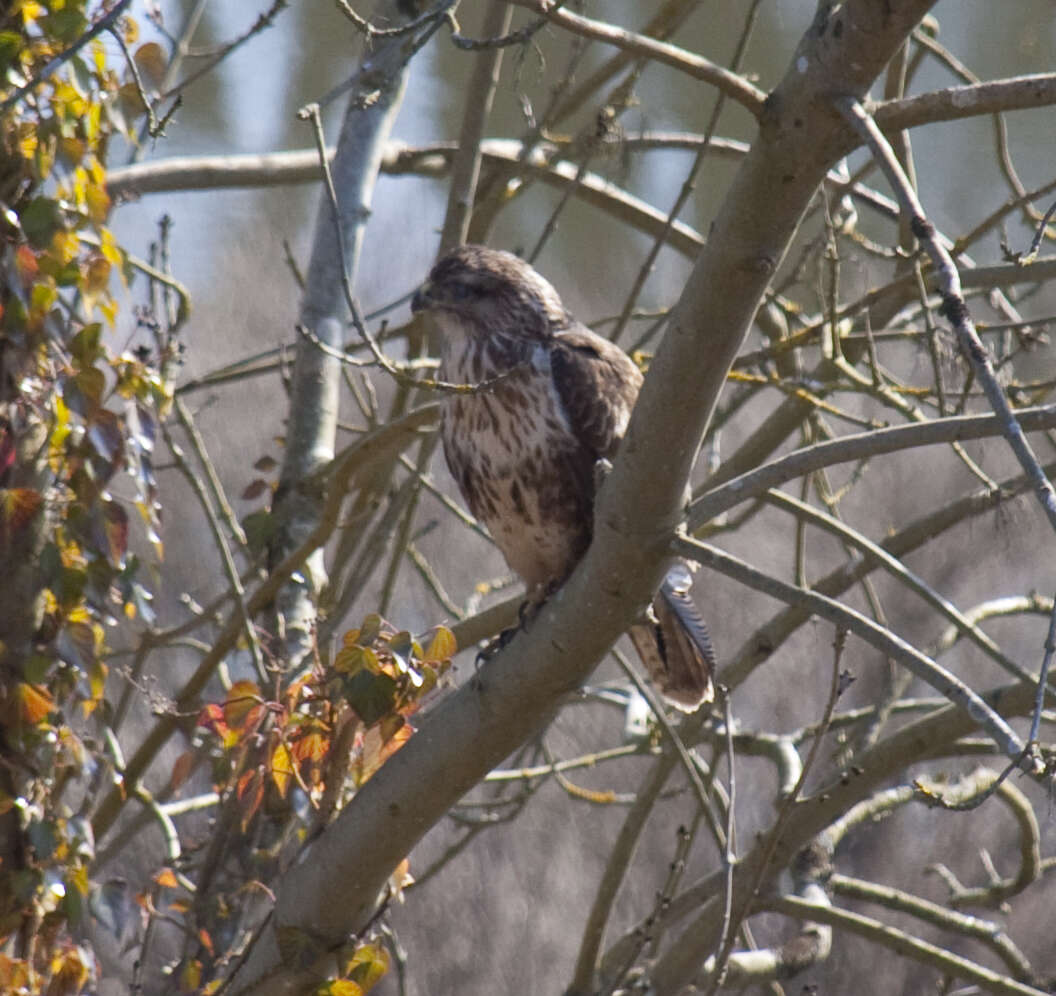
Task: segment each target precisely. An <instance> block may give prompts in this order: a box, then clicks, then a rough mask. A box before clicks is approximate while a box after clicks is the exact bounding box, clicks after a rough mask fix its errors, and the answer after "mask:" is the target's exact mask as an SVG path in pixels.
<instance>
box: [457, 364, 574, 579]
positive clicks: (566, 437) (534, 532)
mask: <svg viewBox="0 0 1056 996" xmlns="http://www.w3.org/2000/svg"><path fill="white" fill-rule="evenodd" d="M485 376H486V374H485ZM481 379H482V378H481ZM478 382H479V381H478ZM441 431H442V436H443V443H444V453H445V455H446V457H447V463H448V467H449V468H450V469H451V473H452V475H453V476H454V478H455V480H456V481H457V483H458V486H459V488H460V490H461V491H462V495H463V497H464V498H465V499H466V502H467V504H468V505H469V507H470V509H471V510H472V512H473V514H474V515H475V516H477V518H478V519H480V520H482V521H483V523H484V524H485V525H486V526H487V528H488V531H489V532H490V533H491V535H492V538H493V539H494V540H495V543H496V544H497V545H498V547H499V549H500V550H501V551H502V553H503V555H504V556H505V558H506V560H507V562H508V563H509V565H510V567H511V568H512V569H513V570H514V571H516V572H517V574H519V575H520V576H521V577H522V578H523V579H524V580H525V581H526V582H527V583H528V584H529V586H533V587H541V586H544V585H546V584H548V583H549V582H551V581H559V580H562V579H563V578H564V577H565V575H567V574H568V573H569V572H570V571H571V569H572V567H573V566H574V565H575V563H576V561H577V560H578V559H579V557H580V556H582V554H583V552H584V550H585V549H586V547H587V545H588V544H589V542H590V524H591V515H592V509H591V504H592V495H591V494H590V493H589V492H585V490H584V487H583V475H582V474H581V473H577V461H582V459H583V456H582V454H581V453H580V447H579V445H578V443H577V441H576V438H575V436H574V435H573V433H572V432H571V429H570V427H569V424H568V420H567V418H566V416H565V413H564V411H563V409H562V407H561V404H560V401H559V399H558V397H557V394H556V391H555V390H554V386H553V383H552V380H551V378H550V377H549V375H548V371H547V370H545V369H543V370H541V369H539V366H538V365H537V364H536V363H532V362H529V363H527V364H525V365H524V366H523V367H522V369H519V370H518V371H517V373H515V374H513V375H511V376H509V377H508V378H506V379H505V380H504V381H502V382H501V383H499V384H496V385H495V386H494V387H493V388H492V389H490V390H486V391H482V392H480V393H478V394H472V395H458V396H455V397H453V398H450V399H449V400H448V402H447V404H446V406H445V412H444V418H443V423H442V429H441Z"/></svg>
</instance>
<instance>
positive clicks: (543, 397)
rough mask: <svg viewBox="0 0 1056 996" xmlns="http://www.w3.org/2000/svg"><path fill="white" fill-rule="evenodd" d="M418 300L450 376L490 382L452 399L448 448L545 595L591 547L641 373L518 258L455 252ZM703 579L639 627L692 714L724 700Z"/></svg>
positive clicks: (660, 597) (672, 594) (483, 510)
mask: <svg viewBox="0 0 1056 996" xmlns="http://www.w3.org/2000/svg"><path fill="white" fill-rule="evenodd" d="M411 308H412V310H413V311H415V312H419V311H428V312H429V313H430V314H431V315H432V316H433V319H434V321H435V323H436V327H437V329H438V331H439V334H440V350H441V365H440V375H441V377H443V378H444V379H445V380H448V381H455V382H458V383H468V384H484V385H485V386H484V388H483V389H482V390H479V391H477V392H475V393H472V394H453V395H449V396H448V398H447V400H446V402H445V406H444V413H443V417H442V422H441V435H442V438H443V444H444V454H445V456H446V457H447V464H448V467H449V468H450V469H451V474H452V476H453V477H454V479H455V481H456V482H457V483H458V486H459V488H460V489H461V491H462V495H463V497H464V498H465V500H466V502H467V504H468V505H469V507H470V509H471V510H472V512H473V514H474V515H475V516H477V518H478V519H480V520H482V521H483V522H484V524H485V525H486V526H487V527H488V530H489V531H490V533H491V535H492V537H493V538H494V540H495V543H496V544H497V545H498V547H499V549H500V550H501V551H502V553H503V555H504V556H505V558H506V561H507V563H508V564H509V565H510V567H511V568H512V569H513V570H514V571H515V572H516V573H517V574H519V575H520V576H521V578H522V579H523V580H524V581H525V583H526V584H527V586H528V593H529V598H530V599H535V600H537V601H538V600H540V599H542V598H545V597H546V594H547V593H548V592H550V591H552V590H553V589H554V588H555V587H557V586H558V585H560V584H561V583H562V582H563V581H564V580H565V579H566V578H567V577H568V576H569V575H570V574H571V573H572V570H573V568H574V567H575V566H576V564H577V563H578V561H579V559H580V558H581V557H582V556H583V554H584V553H585V552H586V549H587V547H588V546H589V545H590V540H591V532H592V529H593V520H594V492H595V487H596V483H595V482H596V479H597V473H596V470H597V467H598V465H599V462H600V461H605V460H611V459H612V457H613V456H614V454H615V452H616V449H617V447H618V445H619V443H620V440H621V439H622V438H623V433H624V431H625V430H626V428H627V422H628V420H629V418H630V415H631V409H632V408H633V407H634V403H635V399H636V398H637V396H638V389H639V387H640V386H641V383H642V375H641V372H640V371H639V370H638V368H637V367H636V366H635V364H634V363H633V362H632V361H631V360H630V359H629V358H628V356H627V355H626V353H624V352H623V350H622V349H620V348H619V347H618V346H616V345H614V344H613V343H611V342H609V341H608V340H607V339H603V338H602V337H601V336H598V335H595V334H594V333H593V332H591V331H590V329H588V328H587V327H586V326H584V325H583V324H582V323H580V322H578V321H576V320H575V319H574V318H573V317H572V316H571V315H570V314H569V313H568V311H567V310H566V309H565V307H564V305H562V303H561V298H560V297H559V296H558V293H557V291H556V290H555V289H554V288H553V286H552V285H551V284H550V283H549V282H548V281H547V280H546V279H545V278H543V277H542V276H541V275H540V274H539V273H538V272H536V270H534V269H533V268H532V267H531V266H530V265H529V264H528V263H526V262H524V261H523V260H521V259H519V258H518V257H516V256H514V255H513V254H512V253H508V252H502V251H500V250H496V249H488V248H486V247H484V246H475V245H466V246H461V247H459V248H457V249H455V250H454V251H452V252H451V253H449V254H448V255H446V256H444V257H443V258H442V259H441V260H439V262H437V264H436V265H435V266H434V267H433V270H432V272H431V273H430V274H429V278H428V280H427V281H426V283H425V284H424V285H423V286H422V287H421V288H420V289H419V290H418V292H417V293H416V294H415V296H414V300H413V302H412V304H411ZM490 381H493V383H488V382H490ZM689 583H690V574H689V571H688V570H687V569H686V567H685V566H684V565H682V564H676V565H674V566H673V568H672V569H671V570H670V571H669V573H668V576H667V578H666V580H665V581H664V583H663V586H662V587H661V589H660V591H659V592H658V593H657V596H656V598H655V599H654V601H653V604H652V607H651V609H650V610H649V611H648V613H647V615H646V616H645V617H643V618H642V619H641V620H639V621H638V622H636V623H635V624H634V625H632V627H631V629H630V631H629V633H630V636H631V639H632V642H633V643H634V645H635V647H636V648H637V650H638V653H639V656H640V657H641V658H642V662H643V664H644V665H645V667H646V669H647V671H648V672H649V675H650V677H651V678H652V680H653V682H654V683H655V684H656V685H657V687H658V688H659V689H660V691H661V692H662V693H663V695H664V697H665V698H666V699H667V700H668V701H669V702H671V703H672V704H673V705H675V706H677V707H679V708H681V709H684V710H691V709H695V708H696V707H697V706H698V705H700V704H701V703H702V702H706V701H709V700H710V699H711V698H712V696H713V690H712V683H711V673H712V670H713V668H714V663H715V659H714V653H713V651H712V648H711V642H710V640H709V638H708V633H707V630H706V628H705V626H704V623H703V620H702V619H701V618H700V615H699V613H698V612H697V609H696V607H695V605H694V604H693V602H692V600H691V599H690V597H689V594H688V589H689Z"/></svg>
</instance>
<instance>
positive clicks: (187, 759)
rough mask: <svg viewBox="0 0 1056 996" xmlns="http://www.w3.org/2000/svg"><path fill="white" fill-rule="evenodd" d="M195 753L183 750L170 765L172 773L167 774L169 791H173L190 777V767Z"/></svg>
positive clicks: (192, 765)
mask: <svg viewBox="0 0 1056 996" xmlns="http://www.w3.org/2000/svg"><path fill="white" fill-rule="evenodd" d="M195 757H196V755H195V753H194V751H193V750H188V751H184V753H182V754H181V755H180V756H179V757H178V758H176V761H175V763H174V764H173V766H172V774H171V775H170V776H169V791H170V792H175V791H176V790H177V789H178V788H179V787H180V786H181V785H182V784H183V783H184V782H185V781H187V779H188V778H189V777H190V774H191V769H192V768H193V767H194V761H195Z"/></svg>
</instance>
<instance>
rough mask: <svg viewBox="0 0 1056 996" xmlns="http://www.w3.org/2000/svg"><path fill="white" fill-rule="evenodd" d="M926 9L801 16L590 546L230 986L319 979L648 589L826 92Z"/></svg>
mask: <svg viewBox="0 0 1056 996" xmlns="http://www.w3.org/2000/svg"><path fill="white" fill-rule="evenodd" d="M929 6H930V2H928V0H901V2H899V0H892V2H889V3H887V4H885V5H884V6H883V8H879V7H877V5H876V4H875V3H873V2H872V0H849V2H848V3H847V4H845V5H843V6H841V7H840V8H838V13H835V14H834V15H833V18H832V23H830V22H829V21H828V20H825V19H822V18H819V19H816V21H815V23H814V24H813V25H812V26H811V28H810V29H809V31H808V33H807V35H806V36H805V38H804V39H803V41H802V42H801V44H800V46H799V49H798V51H797V52H796V55H795V58H794V60H793V64H792V68H791V69H790V70H789V72H788V74H787V75H786V77H785V80H784V81H783V82H782V83H781V84H780V86H779V87H778V88H777V90H776V91H775V93H774V94H773V95H771V98H770V100H769V101H768V103H767V108H768V113H765V114H764V115H763V119H762V121H761V128H760V135H759V139H758V141H757V142H756V144H755V145H754V146H753V148H752V150H751V152H750V153H749V154H748V156H747V157H746V159H745V161H744V163H743V164H742V166H741V169H740V171H739V173H738V175H737V177H736V179H735V180H734V183H733V186H732V189H731V190H730V192H729V195H728V197H727V199H726V203H725V205H724V207H723V210H722V211H721V212H720V214H719V216H718V218H717V219H716V221H715V224H714V226H713V229H712V233H711V237H710V238H709V240H708V244H707V245H706V246H705V248H704V249H703V251H702V252H701V255H700V258H699V260H698V263H697V266H696V268H695V270H694V273H693V275H692V277H691V279H690V281H689V284H688V285H687V288H686V290H685V292H684V294H683V297H682V300H681V301H680V303H679V305H678V306H677V307H676V309H675V312H674V315H673V317H672V321H671V326H670V330H669V332H668V334H667V336H666V337H665V339H664V341H663V343H662V345H661V348H660V350H659V351H658V353H657V356H656V358H655V360H654V363H653V369H652V370H651V371H650V374H649V376H648V377H647V379H646V383H645V386H644V388H643V391H642V394H641V396H640V398H639V401H638V406H637V408H636V410H635V413H634V416H633V417H632V420H631V426H630V428H629V431H628V435H627V438H626V440H625V443H624V446H623V447H622V448H621V451H620V453H619V455H618V457H617V459H616V461H615V465H614V467H613V470H612V473H611V474H610V475H609V477H608V479H607V480H606V483H605V484H604V486H603V488H602V494H601V496H600V497H599V503H598V505H599V507H598V510H597V516H596V529H595V538H594V542H593V544H592V546H591V548H590V550H589V551H588V552H587V555H586V556H585V557H584V559H583V561H582V562H581V563H580V565H579V567H578V568H577V569H576V571H575V572H574V574H573V575H572V577H571V579H570V580H569V582H568V583H567V584H566V585H565V586H564V588H563V589H562V590H561V591H559V592H558V593H557V594H555V595H554V596H553V597H552V598H551V599H550V600H549V601H548V602H547V603H546V605H545V607H544V608H543V609H542V610H541V611H540V612H539V614H538V615H537V617H536V618H535V619H534V620H533V623H532V625H531V626H530V627H529V628H528V629H527V631H524V632H521V633H519V634H518V635H517V636H516V637H515V638H514V639H513V640H512V641H511V642H510V643H509V644H508V646H507V647H506V648H505V649H504V650H503V651H502V652H501V653H499V654H498V655H497V656H496V657H495V658H494V660H492V661H491V662H490V663H489V665H488V667H487V669H486V671H485V672H484V674H483V676H482V682H475V683H469V684H468V685H466V686H463V688H462V689H460V691H459V692H457V693H456V694H455V695H453V696H452V697H451V698H449V699H447V700H446V701H445V702H443V703H441V704H440V705H439V706H437V707H436V708H434V709H433V710H432V712H431V713H430V714H429V716H428V717H427V718H426V720H425V721H424V722H423V724H422V726H421V729H420V730H419V731H418V733H417V734H416V735H415V736H414V737H412V738H411V740H410V741H409V742H408V743H407V744H406V745H405V746H404V747H403V748H402V749H401V750H400V751H398V752H397V753H396V754H395V756H394V757H392V758H391V759H390V760H389V761H388V762H387V763H386V764H385V766H384V767H383V768H382V769H381V770H380V771H379V772H378V773H377V774H376V775H374V777H373V778H371V779H370V781H368V782H367V783H366V785H365V786H364V787H363V788H362V789H361V790H360V792H359V793H358V795H357V796H356V797H355V798H354V799H353V801H352V803H351V804H350V805H349V806H348V807H347V808H346V809H345V810H344V811H343V812H342V814H341V815H340V816H339V817H338V819H337V820H336V821H335V822H334V823H333V824H332V825H331V826H330V827H329V828H328V829H327V830H326V831H325V832H324V833H323V835H322V836H321V837H320V838H319V839H318V840H317V841H316V842H315V843H314V844H313V845H312V848H311V851H310V853H309V854H308V855H306V856H305V860H302V861H301V862H300V863H298V864H297V865H296V866H294V867H293V868H291V869H290V871H289V872H288V873H287V875H286V876H285V877H284V879H283V881H282V882H281V883H280V884H279V888H278V893H277V901H276V906H275V910H274V914H273V916H272V918H271V920H270V921H269V923H268V924H267V925H265V928H264V930H263V933H262V934H261V935H260V936H259V937H258V939H257V941H256V943H255V945H254V947H253V950H252V951H251V953H250V955H249V958H248V961H247V963H246V965H245V966H244V969H243V970H242V971H240V972H239V973H238V975H237V977H236V980H235V985H234V987H233V991H234V992H237V993H246V992H254V993H257V994H260V996H269V994H272V993H292V992H294V991H296V990H297V989H298V988H301V987H303V986H304V985H305V984H306V983H310V982H311V981H312V980H313V979H317V978H318V975H317V974H316V973H317V971H318V969H319V968H320V967H322V965H323V964H325V958H326V954H327V952H328V951H329V950H331V949H332V948H336V947H337V946H338V945H340V944H341V943H343V942H344V940H345V938H346V937H347V936H348V934H349V932H350V931H354V930H356V929H357V928H358V927H360V926H362V924H363V923H364V922H365V921H366V920H367V919H368V918H369V916H370V913H371V910H372V909H373V907H374V904H375V902H376V899H377V896H378V894H379V892H380V890H381V889H382V887H383V885H384V883H385V881H386V879H387V878H388V876H389V874H390V872H391V871H392V869H393V868H394V867H396V865H397V864H398V862H399V861H400V860H401V859H402V858H403V857H404V856H405V855H406V854H407V853H408V852H409V851H410V850H411V848H412V847H413V846H414V845H415V844H416V843H417V842H418V840H419V839H420V838H421V837H422V835H423V834H424V833H425V832H426V831H427V830H428V829H429V828H430V827H431V826H432V825H433V824H434V823H435V822H436V821H437V820H438V819H440V817H441V816H442V815H443V813H444V812H446V810H447V809H448V808H449V807H450V806H451V805H452V804H453V803H454V802H456V801H457V799H458V798H459V797H460V796H461V795H462V794H464V793H465V792H466V791H467V790H468V789H469V788H471V787H472V786H473V785H474V784H475V783H476V782H477V781H479V780H480V778H482V777H483V776H484V775H485V774H486V773H487V771H488V770H489V769H490V768H491V767H493V766H494V765H495V764H496V763H497V762H498V761H499V760H501V759H502V758H503V757H505V756H506V755H507V754H509V752H510V751H511V750H512V749H513V748H514V747H516V746H517V745H518V744H519V743H521V742H522V741H523V740H524V739H525V738H526V737H527V736H528V735H529V734H530V733H531V732H532V731H533V730H534V729H536V728H537V726H538V724H539V723H540V722H541V721H542V719H543V717H544V716H545V715H546V714H547V713H548V712H549V710H550V709H552V707H553V705H554V703H555V702H556V701H557V700H558V698H559V697H560V696H561V695H562V694H564V693H565V692H566V691H567V690H569V689H570V688H573V687H575V686H576V685H577V684H578V683H579V682H580V681H582V679H583V678H584V677H585V676H586V674H587V673H588V672H589V670H590V669H591V668H592V667H593V666H594V663H595V662H596V661H597V660H598V659H599V658H600V656H601V655H602V653H604V651H605V650H606V649H608V647H609V646H610V645H611V643H612V642H613V641H614V640H615V638H616V637H617V636H618V635H619V633H620V632H621V631H622V630H623V629H624V628H625V627H626V625H627V623H628V621H629V620H630V619H632V618H634V616H635V615H636V614H637V613H638V612H639V611H641V609H642V608H643V607H644V605H645V604H646V603H647V602H648V601H649V599H650V598H651V597H652V595H653V592H654V591H655V589H656V587H657V585H658V584H659V581H660V577H661V575H662V572H663V568H664V564H665V561H666V557H667V555H668V546H669V542H670V538H671V536H672V535H673V534H674V532H675V529H676V526H677V525H678V521H679V518H680V514H681V507H682V495H683V491H684V488H685V485H686V481H687V479H688V476H689V471H690V468H691V466H692V463H693V459H694V457H695V455H696V450H697V446H698V445H699V442H700V440H701V438H702V437H703V433H704V431H705V429H706V428H707V425H708V422H709V420H710V418H711V414H712V412H713V410H714V407H715V403H716V399H717V397H718V394H719V391H720V390H721V388H722V386H723V384H724V383H725V380H726V374H727V372H728V370H729V368H730V365H731V364H732V362H733V359H734V357H735V356H736V354H737V352H738V350H739V349H740V347H741V344H742V342H743V340H744V337H745V335H746V334H747V332H748V328H749V326H750V323H751V320H752V317H753V315H754V313H755V310H756V308H757V307H758V304H759V302H760V301H761V300H762V297H763V293H764V291H765V289H766V286H767V283H768V281H769V279H770V277H771V276H772V274H773V273H774V271H775V269H776V268H777V266H778V265H779V263H780V261H781V259H782V258H783V256H784V254H785V252H786V250H787V248H788V245H789V243H790V241H791V239H792V236H793V235H794V233H795V230H796V227H797V225H798V223H799V220H800V218H801V217H802V216H803V213H804V212H805V210H806V208H807V206H808V205H809V203H810V200H811V198H812V197H813V195H814V192H815V190H816V189H817V187H818V185H819V184H820V183H821V182H822V181H823V180H824V179H825V176H826V174H827V172H828V170H829V169H830V168H831V166H832V165H833V163H834V162H835V161H836V160H837V159H838V158H839V157H840V156H841V155H842V154H844V153H845V152H846V150H847V148H848V147H849V146H851V145H853V144H854V140H853V137H852V134H851V133H850V131H849V129H848V128H847V126H846V125H845V124H844V123H843V122H842V121H841V119H840V118H839V116H838V115H837V114H836V113H835V112H834V111H832V110H831V109H830V107H829V106H828V105H827V103H826V99H825V95H826V94H830V93H832V92H833V90H834V89H835V90H836V91H837V92H841V93H850V94H854V95H857V96H864V94H865V92H866V91H867V90H868V88H869V86H870V85H871V83H872V81H873V80H874V79H875V77H876V76H877V74H878V73H879V72H880V70H881V69H882V67H883V66H884V65H885V64H886V62H887V60H888V59H889V58H890V56H891V55H892V53H893V52H894V51H895V50H896V49H897V48H898V46H899V45H901V44H902V42H903V40H904V39H905V37H906V36H907V35H908V34H909V32H910V31H911V30H912V28H913V26H914V24H915V23H916V22H917V21H918V20H919V19H920V17H922V16H923V14H924V13H925V12H926V11H927V10H928V8H929ZM836 22H838V26H837V23H836ZM775 191H780V195H779V196H776V197H775ZM337 897H340V901H337ZM740 900H741V901H743V897H740ZM294 928H299V929H300V930H302V931H306V930H307V931H310V936H311V937H312V939H313V940H314V941H315V942H316V943H317V944H318V945H319V955H320V958H321V959H324V960H323V961H320V962H319V964H318V965H315V966H313V965H312V964H304V963H303V961H297V962H295V963H294V962H287V961H286V960H285V958H284V957H283V948H282V947H281V946H280V941H281V939H282V938H284V937H286V936H287V934H288V932H289V931H290V930H291V929H294Z"/></svg>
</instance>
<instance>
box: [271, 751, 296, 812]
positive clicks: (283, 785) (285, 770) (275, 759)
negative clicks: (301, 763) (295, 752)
mask: <svg viewBox="0 0 1056 996" xmlns="http://www.w3.org/2000/svg"><path fill="white" fill-rule="evenodd" d="M292 776H293V759H292V758H291V757H290V752H289V751H288V750H287V749H286V745H285V744H284V743H282V741H281V740H280V741H279V742H278V743H277V744H276V745H275V749H274V750H273V751H272V752H271V780H272V781H273V782H274V783H275V788H277V789H278V790H279V795H281V796H282V797H283V798H284V799H285V798H286V792H287V790H288V789H289V787H290V778H291V777H292Z"/></svg>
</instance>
